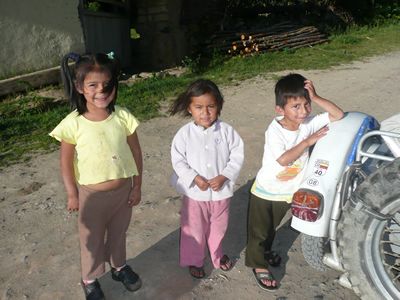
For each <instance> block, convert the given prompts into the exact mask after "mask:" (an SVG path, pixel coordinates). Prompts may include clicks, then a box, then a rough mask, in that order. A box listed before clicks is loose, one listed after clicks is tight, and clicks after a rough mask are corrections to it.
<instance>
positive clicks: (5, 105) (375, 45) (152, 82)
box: [0, 22, 400, 168]
mask: <svg viewBox="0 0 400 300" xmlns="http://www.w3.org/2000/svg"><path fill="white" fill-rule="evenodd" d="M397 50H400V22H397V23H391V24H385V25H380V26H375V27H353V28H351V29H349V30H348V31H347V32H346V33H338V34H333V35H331V36H330V38H329V42H328V43H325V44H322V45H318V46H314V47H307V48H301V49H298V50H296V51H292V50H288V51H280V52H272V53H266V54H259V55H255V56H249V57H234V58H230V59H221V58H219V59H218V60H217V59H216V60H214V61H213V63H212V67H208V68H207V69H206V70H205V71H203V72H202V73H190V72H189V73H187V74H185V75H183V76H181V77H172V76H166V77H164V78H161V77H153V78H150V79H146V80H143V81H140V82H137V83H135V84H133V85H131V86H127V85H122V84H121V85H120V88H119V94H118V101H117V103H118V104H119V105H122V106H125V107H127V108H129V109H130V110H131V111H132V112H133V113H134V114H135V116H137V117H138V118H139V119H140V120H148V119H151V118H154V117H156V116H159V108H160V103H162V101H168V100H169V99H171V98H173V97H176V96H177V95H178V94H179V93H181V92H182V91H183V90H184V89H185V87H186V86H187V85H188V84H189V83H190V82H191V81H193V80H195V79H196V78H199V77H205V78H209V79H212V80H214V81H215V82H216V83H217V84H219V85H229V84H233V83H235V82H238V81H241V80H244V79H247V78H251V77H254V76H258V75H262V76H267V75H270V76H271V72H277V71H282V70H289V69H291V70H293V69H303V70H309V69H326V68H329V67H331V66H335V65H339V64H343V63H348V62H351V61H354V60H361V59H363V58H365V57H369V56H373V55H380V54H384V53H386V52H391V51H397ZM68 112H69V107H68V104H67V103H66V102H62V101H61V102H60V101H59V102H53V101H52V99H49V98H44V97H40V96H38V95H37V93H36V92H35V91H31V92H29V93H27V94H24V95H19V96H17V97H16V96H14V97H9V98H6V99H4V100H3V101H2V102H0V168H1V167H4V166H7V165H10V164H13V163H15V162H18V161H25V160H29V157H30V156H32V155H33V154H36V153H38V152H40V153H43V152H47V151H52V150H54V149H57V147H58V143H57V142H55V141H54V139H52V138H50V137H49V136H48V133H49V132H50V131H51V130H52V129H53V128H54V127H55V126H56V125H57V124H58V123H59V122H60V121H61V119H62V118H63V117H64V116H65V115H66V114H67V113H68Z"/></svg>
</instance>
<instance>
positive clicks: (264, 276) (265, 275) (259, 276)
mask: <svg viewBox="0 0 400 300" xmlns="http://www.w3.org/2000/svg"><path fill="white" fill-rule="evenodd" d="M253 275H254V278H255V279H256V282H257V285H258V286H259V287H260V288H262V289H263V290H264V291H273V290H276V289H278V282H277V281H276V280H275V278H274V276H272V274H271V273H270V272H268V271H262V272H256V269H253ZM263 280H268V281H269V283H270V284H271V285H266V284H265V283H264V282H263ZM273 282H275V284H276V285H272V283H273Z"/></svg>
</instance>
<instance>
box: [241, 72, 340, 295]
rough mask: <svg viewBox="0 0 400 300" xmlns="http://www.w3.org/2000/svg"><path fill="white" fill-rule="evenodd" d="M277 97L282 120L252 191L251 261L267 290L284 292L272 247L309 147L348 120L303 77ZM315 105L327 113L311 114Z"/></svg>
mask: <svg viewBox="0 0 400 300" xmlns="http://www.w3.org/2000/svg"><path fill="white" fill-rule="evenodd" d="M275 97H276V107H275V110H276V112H277V113H278V114H279V115H280V116H279V117H277V118H275V119H274V120H273V121H272V123H271V124H270V125H269V127H268V129H267V131H266V132H265V145H264V156H263V161H262V167H261V169H260V170H259V171H258V174H257V176H256V179H255V181H254V184H253V186H252V188H251V194H250V202H249V215H248V240H247V249H246V259H245V264H246V266H248V267H250V268H252V270H253V274H254V277H255V279H256V282H257V284H258V286H259V287H261V288H262V289H264V290H274V289H277V288H278V282H277V281H276V280H275V279H274V278H273V276H272V274H271V273H270V272H269V271H268V269H267V267H268V266H273V267H274V266H278V265H279V264H280V262H281V257H280V256H279V255H278V254H277V253H275V252H274V251H271V246H272V243H273V241H274V237H275V232H276V228H277V226H278V225H279V223H280V222H281V220H282V218H283V217H284V216H285V214H286V212H287V210H288V209H289V207H290V204H289V203H290V202H291V201H292V194H293V193H294V192H295V191H296V190H297V188H298V186H299V184H300V181H301V179H302V174H303V171H304V169H305V168H304V166H305V165H306V164H307V161H308V155H309V154H308V150H309V147H310V146H312V145H314V144H315V143H316V142H317V141H318V140H319V139H320V138H322V137H323V136H325V135H326V134H327V131H328V127H327V126H326V125H327V124H328V123H329V122H332V121H336V120H339V119H341V118H342V117H343V111H342V110H341V109H340V108H339V107H338V106H336V105H335V104H334V103H332V102H330V101H329V100H326V99H324V98H321V97H320V96H318V95H317V93H316V92H315V88H314V86H313V83H312V82H311V81H310V80H307V79H306V78H304V77H303V76H301V75H299V74H289V75H287V76H284V77H283V78H281V79H280V80H279V81H278V82H277V83H276V86H275ZM311 103H315V104H317V105H318V106H319V107H321V108H322V109H323V110H325V111H326V112H325V113H322V114H319V115H316V116H310V113H311Z"/></svg>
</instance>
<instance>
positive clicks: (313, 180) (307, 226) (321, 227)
mask: <svg viewBox="0 0 400 300" xmlns="http://www.w3.org/2000/svg"><path fill="white" fill-rule="evenodd" d="M369 119H371V117H370V116H368V115H366V114H364V113H361V112H348V113H346V114H345V116H344V117H343V118H342V119H341V120H339V121H336V122H332V123H330V124H329V131H328V134H327V135H326V136H324V137H323V138H322V139H320V140H319V141H318V143H316V144H315V147H314V149H313V151H312V153H311V156H310V159H309V163H308V165H307V167H306V171H305V175H304V179H303V181H302V183H301V184H300V187H299V189H307V190H311V191H315V192H317V193H319V194H320V195H322V198H323V200H322V205H321V208H320V210H319V215H318V219H317V220H316V221H315V222H308V221H304V220H301V219H299V218H297V217H295V216H293V217H292V222H291V226H292V227H293V228H294V229H296V230H298V231H300V232H302V233H305V234H307V235H311V236H316V237H327V236H328V232H329V224H330V219H331V213H332V207H333V203H334V201H340V200H339V199H340V197H339V195H338V191H337V188H338V185H339V183H340V181H341V179H342V175H343V172H344V171H345V169H346V165H347V164H348V159H349V157H351V155H352V153H354V147H355V144H356V143H355V140H356V139H357V136H359V135H360V128H362V125H363V124H365V123H366V121H368V120H369Z"/></svg>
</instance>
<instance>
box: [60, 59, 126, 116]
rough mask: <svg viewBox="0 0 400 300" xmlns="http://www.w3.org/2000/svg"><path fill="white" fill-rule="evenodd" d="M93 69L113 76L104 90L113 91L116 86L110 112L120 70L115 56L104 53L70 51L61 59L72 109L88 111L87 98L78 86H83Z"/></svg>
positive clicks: (111, 110)
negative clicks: (71, 62) (71, 63)
mask: <svg viewBox="0 0 400 300" xmlns="http://www.w3.org/2000/svg"><path fill="white" fill-rule="evenodd" d="M69 60H72V61H74V62H75V66H70V65H69ZM92 71H99V72H108V73H109V74H110V76H111V80H110V84H109V85H108V86H107V87H106V89H105V90H104V92H105V93H111V92H112V90H113V89H114V88H115V96H114V99H113V101H111V102H110V104H109V105H108V106H107V110H108V112H109V113H111V112H113V111H114V106H115V102H116V99H117V91H118V76H119V72H120V67H119V62H118V60H117V59H115V58H111V57H109V56H108V55H107V54H104V53H96V54H90V53H89V54H84V55H79V54H76V53H68V54H67V55H65V56H64V57H63V59H62V61H61V78H62V80H63V83H64V90H65V93H66V95H67V97H68V98H69V100H70V104H71V109H76V110H77V111H78V114H80V115H81V114H83V113H85V112H87V107H86V99H85V97H84V96H83V95H82V94H80V93H78V90H77V86H79V87H82V88H83V81H84V80H85V77H86V75H87V74H88V73H89V72H92Z"/></svg>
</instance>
